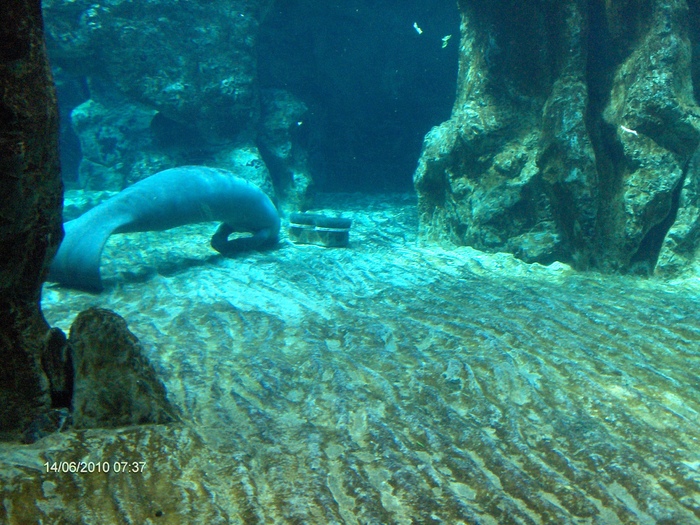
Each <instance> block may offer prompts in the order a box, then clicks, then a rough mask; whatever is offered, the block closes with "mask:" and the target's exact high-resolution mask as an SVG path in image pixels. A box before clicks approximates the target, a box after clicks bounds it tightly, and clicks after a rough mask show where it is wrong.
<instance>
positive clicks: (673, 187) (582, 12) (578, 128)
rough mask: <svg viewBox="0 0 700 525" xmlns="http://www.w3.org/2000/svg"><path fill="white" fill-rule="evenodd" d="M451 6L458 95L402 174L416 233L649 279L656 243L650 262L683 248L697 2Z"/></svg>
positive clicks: (689, 219) (698, 124) (691, 182)
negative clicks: (410, 186) (457, 36)
mask: <svg viewBox="0 0 700 525" xmlns="http://www.w3.org/2000/svg"><path fill="white" fill-rule="evenodd" d="M459 6H460V11H461V15H462V25H461V44H460V46H461V47H460V49H461V55H460V64H459V67H460V73H459V79H458V89H457V99H456V101H455V105H454V107H453V111H452V117H451V118H450V119H449V120H448V121H447V122H444V123H443V124H441V125H440V126H437V127H436V128H434V129H433V130H432V131H431V132H430V133H428V135H427V136H426V138H425V142H424V148H423V153H422V156H421V159H420V162H419V166H418V168H417V170H416V172H415V175H414V182H415V187H416V189H417V191H418V195H419V210H420V220H421V225H420V229H421V233H422V235H423V237H424V238H429V239H438V240H448V241H451V242H453V243H456V244H467V245H472V246H474V247H476V248H479V249H482V250H488V251H494V252H495V251H507V252H511V253H513V254H515V255H516V256H518V257H520V258H521V259H523V260H525V261H529V262H533V261H537V262H543V263H548V262H551V261H553V260H563V261H567V262H571V263H573V264H574V265H575V266H576V267H578V268H582V269H583V268H590V267H593V268H597V269H601V270H606V271H638V272H640V273H649V272H651V271H652V270H653V269H654V267H655V265H656V263H657V259H658V258H659V254H660V253H661V252H663V255H662V257H661V261H662V264H664V265H667V264H668V261H669V260H671V259H673V254H674V251H676V250H681V249H682V250H683V251H684V253H685V259H686V260H688V259H689V258H692V256H689V255H688V254H689V253H692V252H693V251H694V250H695V249H697V234H695V238H696V240H695V241H691V236H692V233H691V232H696V231H697V224H698V219H697V207H698V198H697V195H698V194H697V191H696V190H695V188H697V181H696V180H695V179H696V178H697V177H696V175H692V174H691V173H690V172H689V170H688V161H689V159H690V158H691V157H692V155H693V153H694V151H695V150H696V148H697V146H698V142H699V141H700V108H698V106H697V102H696V100H695V98H694V93H693V82H692V78H691V73H692V70H693V60H694V61H696V62H697V60H698V59H697V58H694V59H691V38H695V39H696V40H697V34H696V33H697V32H689V19H692V20H694V23H696V24H697V23H698V20H700V18H699V16H698V8H697V7H694V6H691V7H692V9H690V10H689V7H688V4H687V3H686V2H685V1H684V0H674V1H671V2H668V1H665V0H654V1H652V2H642V1H631V2H606V3H603V2H602V1H599V0H591V1H581V0H566V1H563V2H556V3H527V4H523V3H521V2H515V1H508V2H505V4H504V3H503V2H478V3H477V2H471V1H467V0H462V1H460V2H459ZM695 45H697V42H695ZM695 69H697V68H695ZM691 175H692V176H691ZM693 210H695V211H693ZM677 216H678V217H683V223H682V224H681V225H678V226H677V227H674V221H675V219H676V217H677ZM669 229H670V232H669ZM667 234H668V238H669V240H667V241H666V242H665V241H664V239H665V238H666V237H667ZM688 241H691V242H690V244H691V245H692V246H691V247H689V246H688ZM680 247H682V248H680Z"/></svg>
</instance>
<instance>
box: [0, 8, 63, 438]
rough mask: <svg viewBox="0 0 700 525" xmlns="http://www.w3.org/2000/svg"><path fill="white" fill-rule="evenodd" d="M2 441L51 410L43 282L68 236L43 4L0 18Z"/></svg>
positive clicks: (8, 11)
mask: <svg viewBox="0 0 700 525" xmlns="http://www.w3.org/2000/svg"><path fill="white" fill-rule="evenodd" d="M0 97H1V98H0V253H1V254H2V256H0V359H2V366H0V439H14V438H16V437H18V435H19V432H20V431H21V430H23V429H24V428H25V427H27V425H28V424H29V423H30V422H31V421H32V420H34V419H35V418H36V417H38V416H40V415H41V414H42V413H45V412H46V411H47V410H48V409H49V407H50V405H51V398H50V394H49V381H48V380H47V378H46V376H45V375H44V373H43V372H42V371H41V366H40V356H41V353H42V351H43V348H44V346H45V344H46V341H47V334H48V330H49V327H48V325H47V324H46V322H45V321H44V318H43V316H42V315H41V310H40V308H39V298H40V292H41V284H42V282H43V279H44V276H45V275H46V271H47V269H48V264H49V262H50V261H51V258H52V257H53V255H54V254H55V252H56V249H57V247H58V244H59V242H60V241H61V237H62V229H61V204H62V186H61V177H60V172H59V163H58V146H57V144H58V115H57V111H56V99H55V94H54V89H53V83H52V81H51V73H50V70H49V67H48V63H47V60H46V53H45V49H44V43H43V29H42V20H41V6H40V2H39V0H7V1H6V2H4V3H3V9H2V16H1V17H0Z"/></svg>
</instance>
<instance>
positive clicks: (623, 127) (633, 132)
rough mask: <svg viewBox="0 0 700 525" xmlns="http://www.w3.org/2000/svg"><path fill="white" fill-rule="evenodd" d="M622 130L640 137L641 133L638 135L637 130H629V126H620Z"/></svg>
mask: <svg viewBox="0 0 700 525" xmlns="http://www.w3.org/2000/svg"><path fill="white" fill-rule="evenodd" d="M620 129H621V130H622V131H625V132H627V133H631V134H632V135H634V136H635V137H638V136H639V133H637V132H636V131H635V130H633V129H630V128H628V127H627V126H622V125H620Z"/></svg>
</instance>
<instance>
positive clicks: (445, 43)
mask: <svg viewBox="0 0 700 525" xmlns="http://www.w3.org/2000/svg"><path fill="white" fill-rule="evenodd" d="M450 38H452V35H447V36H443V37H442V48H443V49H445V48H446V47H447V43H448V42H449V41H450Z"/></svg>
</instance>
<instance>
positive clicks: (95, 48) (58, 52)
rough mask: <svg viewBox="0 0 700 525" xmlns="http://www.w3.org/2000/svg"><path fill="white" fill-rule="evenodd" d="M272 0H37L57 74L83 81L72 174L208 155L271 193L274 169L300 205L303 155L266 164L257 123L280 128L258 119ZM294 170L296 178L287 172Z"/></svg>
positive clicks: (122, 171) (100, 182) (144, 172)
mask: <svg viewBox="0 0 700 525" xmlns="http://www.w3.org/2000/svg"><path fill="white" fill-rule="evenodd" d="M271 5H272V0H236V1H234V2H230V1H228V0H227V1H218V2H206V3H204V4H201V3H197V2H181V3H178V4H177V5H173V3H172V2H169V1H155V2H154V1H146V0H137V1H134V2H111V3H109V4H105V5H96V4H94V3H93V2H90V1H87V0H78V1H73V0H70V1H69V0H45V1H44V12H45V16H46V20H47V45H48V47H49V52H50V55H51V60H52V65H53V66H54V67H55V68H56V69H57V71H58V72H59V78H61V79H62V85H65V86H69V87H70V86H74V85H76V83H77V84H78V85H81V84H84V85H85V96H86V97H87V100H84V101H82V103H78V104H76V100H75V98H72V99H71V101H69V102H70V103H72V104H73V105H70V104H69V103H68V102H67V103H66V104H67V105H66V107H65V108H64V110H65V111H66V112H70V114H71V122H72V128H73V131H75V134H76V135H77V137H78V139H79V142H80V148H81V153H82V158H81V160H80V163H79V168H78V175H77V180H75V182H76V183H77V186H78V187H80V188H81V189H90V190H113V191H119V190H121V189H123V188H125V187H126V186H128V185H130V184H132V183H133V182H136V181H138V180H141V179H143V178H144V177H147V176H149V175H152V174H153V173H155V172H158V171H160V170H163V169H166V168H171V167H174V166H178V165H186V164H206V165H209V166H215V167H222V168H226V169H229V170H233V171H237V172H239V174H240V175H241V176H248V174H249V173H248V172H251V171H252V172H253V173H252V175H253V177H252V179H251V181H252V182H254V183H256V184H258V185H260V186H261V187H262V188H264V189H265V190H266V191H268V192H269V193H270V194H271V196H274V189H273V181H272V178H273V176H274V178H276V179H277V182H278V184H277V186H278V190H282V191H281V192H280V193H281V197H282V198H283V199H284V200H285V201H288V202H289V203H290V205H291V206H292V207H299V206H300V203H303V202H304V201H305V199H306V198H307V193H308V189H309V174H308V167H306V166H304V165H303V163H301V162H296V163H293V164H294V165H293V166H289V165H287V163H284V162H282V163H281V164H280V163H279V162H278V161H279V159H277V158H276V157H274V158H273V159H272V162H273V165H274V166H275V167H279V172H280V173H273V174H271V173H270V172H269V171H268V169H267V166H266V159H264V158H263V156H262V155H261V153H260V151H259V150H258V147H257V142H258V134H259V133H262V134H263V135H265V134H266V132H271V133H275V132H276V131H278V130H276V129H273V130H267V128H266V122H267V121H266V120H265V119H261V104H263V105H264V101H261V96H260V88H259V82H258V72H257V69H258V66H257V40H258V33H259V26H260V23H261V21H262V20H263V18H264V17H265V14H266V13H267V11H268V10H269V8H270V6H271ZM59 95H61V93H60V92H59ZM66 98H68V97H66ZM294 104H296V102H293V104H292V106H293V105H294ZM262 111H264V107H263V110H262ZM290 111H294V107H291V108H290ZM294 124H296V122H295V123H294ZM267 134H268V135H269V133H267ZM295 149H297V150H298V149H299V146H298V145H297V146H296V148H295ZM300 155H301V156H302V157H303V152H301V153H300ZM298 156H299V155H298ZM292 168H293V169H292ZM290 170H291V171H292V172H293V175H294V177H291V180H292V182H294V184H287V183H286V181H287V179H289V178H290V176H289V172H290ZM73 178H74V179H76V177H75V176H73ZM297 181H298V182H297ZM71 182H72V181H71Z"/></svg>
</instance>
